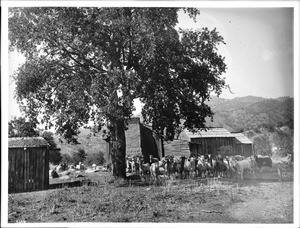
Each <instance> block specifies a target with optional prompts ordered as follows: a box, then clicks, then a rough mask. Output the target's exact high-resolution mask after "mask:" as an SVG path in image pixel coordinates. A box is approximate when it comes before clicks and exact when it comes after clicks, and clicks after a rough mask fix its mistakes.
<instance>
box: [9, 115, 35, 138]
mask: <svg viewBox="0 0 300 228" xmlns="http://www.w3.org/2000/svg"><path fill="white" fill-rule="evenodd" d="M36 127H37V126H36V123H35V122H31V121H26V119H25V118H24V117H18V118H17V117H14V118H13V119H12V120H10V121H9V123H8V137H34V136H39V132H38V131H37V130H36Z"/></svg>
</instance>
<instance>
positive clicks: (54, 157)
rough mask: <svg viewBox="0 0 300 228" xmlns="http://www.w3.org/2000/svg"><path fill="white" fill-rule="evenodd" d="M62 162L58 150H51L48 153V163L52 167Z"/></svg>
mask: <svg viewBox="0 0 300 228" xmlns="http://www.w3.org/2000/svg"><path fill="white" fill-rule="evenodd" d="M61 160H62V156H61V153H60V151H59V150H53V149H52V150H51V149H50V151H49V162H51V163H52V164H54V165H58V164H59V163H60V162H61Z"/></svg>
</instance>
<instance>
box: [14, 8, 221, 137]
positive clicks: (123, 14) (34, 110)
mask: <svg viewBox="0 0 300 228" xmlns="http://www.w3.org/2000/svg"><path fill="white" fill-rule="evenodd" d="M180 10H181V9H179V8H83V7H81V8H75V7H74V8H48V7H44V8H11V9H10V18H9V40H10V49H11V50H13V49H17V50H18V51H19V52H21V53H22V54H24V56H25V57H26V58H27V61H26V62H25V64H24V65H22V66H21V67H20V68H19V70H18V72H17V73H16V74H15V80H16V86H17V88H16V98H17V99H18V101H19V103H20V104H21V107H22V109H23V111H24V112H25V113H26V114H27V116H28V117H30V118H31V119H33V120H35V121H37V116H38V115H40V116H42V120H41V122H42V123H45V124H47V125H49V127H51V126H52V125H54V123H55V125H56V127H57V131H58V132H59V133H60V134H63V135H64V137H65V138H67V139H68V140H69V142H72V141H74V136H75V135H77V133H78V129H79V127H80V126H82V125H83V124H85V123H87V122H88V121H89V120H93V121H94V122H95V123H96V124H98V125H99V126H100V127H101V125H103V124H104V123H106V124H109V123H110V121H115V120H120V119H121V120H125V121H126V120H127V119H128V118H130V116H131V113H132V111H133V109H134V107H133V99H134V98H140V99H141V101H142V102H144V103H145V106H144V108H143V111H142V115H143V117H144V120H145V121H146V122H151V123H152V126H153V129H154V130H155V131H156V132H158V133H160V134H165V135H166V136H167V138H169V139H171V138H172V137H173V136H174V134H175V130H176V128H177V127H178V125H179V124H180V121H181V120H184V122H183V124H184V126H185V127H187V128H189V129H194V128H199V127H203V126H204V124H203V123H204V118H205V117H206V116H212V114H213V113H212V111H211V109H210V107H208V106H207V105H206V104H205V103H204V101H205V100H207V99H209V98H210V93H211V92H213V91H214V92H216V93H217V94H220V93H221V92H222V88H224V87H225V86H226V85H225V80H224V78H222V77H221V74H222V73H224V72H225V70H226V65H225V63H224V58H223V57H222V56H220V55H219V54H218V53H217V51H218V50H217V46H218V45H219V44H220V43H224V41H223V38H222V36H220V35H219V34H218V32H217V31H216V30H215V29H214V30H212V31H210V30H208V29H207V28H203V29H201V30H196V31H191V30H180V31H177V30H176V29H175V25H176V24H177V22H178V19H177V14H178V12H179V11H180ZM183 11H184V12H186V13H188V14H189V16H190V17H191V18H193V19H194V20H195V19H196V16H197V15H198V14H199V11H198V10H197V9H190V8H187V9H183Z"/></svg>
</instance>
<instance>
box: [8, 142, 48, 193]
mask: <svg viewBox="0 0 300 228" xmlns="http://www.w3.org/2000/svg"><path fill="white" fill-rule="evenodd" d="M48 188H49V149H48V143H47V141H46V140H45V139H44V138H42V137H22V138H9V141H8V192H9V193H17V192H29V191H37V190H44V189H48Z"/></svg>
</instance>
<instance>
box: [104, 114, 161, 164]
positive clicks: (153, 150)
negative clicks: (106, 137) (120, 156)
mask: <svg viewBox="0 0 300 228" xmlns="http://www.w3.org/2000/svg"><path fill="white" fill-rule="evenodd" d="M125 137H126V156H127V155H129V156H134V155H143V157H144V159H145V162H149V155H153V156H154V157H156V158H159V159H161V158H162V157H163V156H164V148H163V143H162V138H161V137H159V135H157V134H155V133H154V132H153V131H152V129H151V126H147V125H145V124H143V123H141V122H140V118H139V117H134V118H131V119H130V120H129V122H128V127H127V130H126V131H125ZM105 159H106V162H107V163H110V162H111V157H110V147H109V143H107V147H106V156H105Z"/></svg>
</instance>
